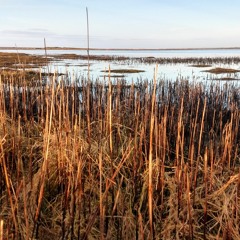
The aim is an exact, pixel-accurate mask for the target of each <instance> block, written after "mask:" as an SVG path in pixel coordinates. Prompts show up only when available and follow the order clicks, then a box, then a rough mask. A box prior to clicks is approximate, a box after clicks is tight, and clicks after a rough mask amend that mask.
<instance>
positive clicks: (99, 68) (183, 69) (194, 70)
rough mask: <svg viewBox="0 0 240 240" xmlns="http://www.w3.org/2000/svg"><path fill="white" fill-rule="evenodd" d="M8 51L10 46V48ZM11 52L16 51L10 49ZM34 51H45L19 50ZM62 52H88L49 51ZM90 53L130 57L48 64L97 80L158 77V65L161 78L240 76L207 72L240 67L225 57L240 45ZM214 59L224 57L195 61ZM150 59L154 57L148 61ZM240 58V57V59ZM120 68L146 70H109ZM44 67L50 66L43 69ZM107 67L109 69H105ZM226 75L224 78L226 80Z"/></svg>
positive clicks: (234, 54)
mask: <svg viewBox="0 0 240 240" xmlns="http://www.w3.org/2000/svg"><path fill="white" fill-rule="evenodd" d="M6 51H7V50H6ZM8 52H14V50H12V51H10V50H9V51H8ZM18 52H23V53H27V54H33V55H44V54H45V53H44V51H42V50H19V51H18ZM61 54H76V55H87V52H86V51H85V50H50V51H47V55H48V56H49V57H50V56H52V55H61ZM90 55H96V56H105V55H106V56H123V57H128V59H125V60H114V59H112V60H97V59H94V60H90V61H89V64H90V67H89V72H88V60H87V59H81V58H80V59H70V58H69V59H58V60H56V61H55V60H54V61H52V62H51V64H50V65H49V66H48V70H49V71H50V72H58V73H68V74H72V75H74V77H76V76H77V77H78V76H81V77H88V73H89V77H90V78H91V79H93V80H95V79H99V80H104V79H108V77H109V75H110V76H111V78H112V79H114V78H115V79H116V78H124V79H125V80H126V81H127V82H132V81H133V82H134V81H137V80H141V79H142V80H152V79H153V78H154V73H155V69H156V66H157V75H156V76H157V79H160V80H176V79H187V80H189V81H196V82H198V81H216V80H218V81H220V80H221V81H223V82H225V81H228V82H229V81H234V82H238V81H237V80H239V79H240V73H239V72H237V73H221V74H213V73H209V72H205V71H206V70H210V69H213V68H219V67H220V68H231V69H235V70H240V63H238V62H237V63H236V62H235V61H225V60H226V59H227V58H235V59H237V58H239V59H240V49H212V50H209V49H206V50H108V51H107V50H93V51H90ZM158 58H163V59H186V58H187V59H188V62H184V63H182V62H181V60H180V61H178V62H177V63H176V61H175V62H174V61H173V62H172V63H171V61H169V62H170V63H161V64H159V63H158V64H157V63H156V61H155V59H158ZM197 58H199V59H205V58H206V59H211V58H219V59H221V58H222V61H218V62H217V63H216V62H215V63H212V64H209V65H208V64H206V66H201V67H196V66H193V65H196V62H195V63H194V64H193V63H191V59H195V60H196V59H197ZM144 59H148V60H151V61H144ZM239 62H240V60H239ZM109 69H110V72H111V70H119V69H122V70H124V69H128V70H129V69H135V70H142V72H139V73H127V72H126V73H121V74H119V73H110V74H109V73H108V70H109ZM43 70H44V71H46V70H47V68H44V69H43ZM104 71H106V72H104ZM223 79H224V80H223Z"/></svg>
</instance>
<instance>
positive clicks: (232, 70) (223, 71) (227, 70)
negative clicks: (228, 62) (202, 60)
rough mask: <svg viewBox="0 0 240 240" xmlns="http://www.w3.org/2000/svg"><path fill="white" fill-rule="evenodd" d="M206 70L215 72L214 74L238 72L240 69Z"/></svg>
mask: <svg viewBox="0 0 240 240" xmlns="http://www.w3.org/2000/svg"><path fill="white" fill-rule="evenodd" d="M204 72H209V73H214V74H222V73H237V72H240V70H236V69H232V68H219V67H218V68H213V69H209V70H205V71H204Z"/></svg>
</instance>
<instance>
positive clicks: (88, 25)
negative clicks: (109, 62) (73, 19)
mask: <svg viewBox="0 0 240 240" xmlns="http://www.w3.org/2000/svg"><path fill="white" fill-rule="evenodd" d="M86 14H87V54H88V80H89V74H90V64H89V22H88V8H87V7H86Z"/></svg>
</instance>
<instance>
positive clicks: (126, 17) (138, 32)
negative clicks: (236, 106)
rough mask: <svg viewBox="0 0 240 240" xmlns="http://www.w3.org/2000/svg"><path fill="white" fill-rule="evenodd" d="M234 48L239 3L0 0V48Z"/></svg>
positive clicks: (239, 31) (239, 39)
mask: <svg viewBox="0 0 240 240" xmlns="http://www.w3.org/2000/svg"><path fill="white" fill-rule="evenodd" d="M86 7H88V12H89V25H90V47H97V48H191V47H193V48H194V47H240V27H239V23H240V14H239V11H240V0H119V1H115V0H21V1H19V0H0V11H1V14H0V46H10V47H12V46H15V45H17V46H18V47H21V46H24V47H27V46H30V47H42V46H43V42H44V41H43V39H44V38H46V42H47V45H48V46H58V47H63V46H65V47H86V46H87V42H86Z"/></svg>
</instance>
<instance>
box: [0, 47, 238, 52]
mask: <svg viewBox="0 0 240 240" xmlns="http://www.w3.org/2000/svg"><path fill="white" fill-rule="evenodd" d="M44 49H45V48H44V47H0V50H16V51H17V50H44ZM46 49H47V50H82V51H86V50H88V49H87V48H77V47H47V48H46ZM238 49H240V47H217V48H89V50H90V51H182V50H184V51H191V50H238Z"/></svg>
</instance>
